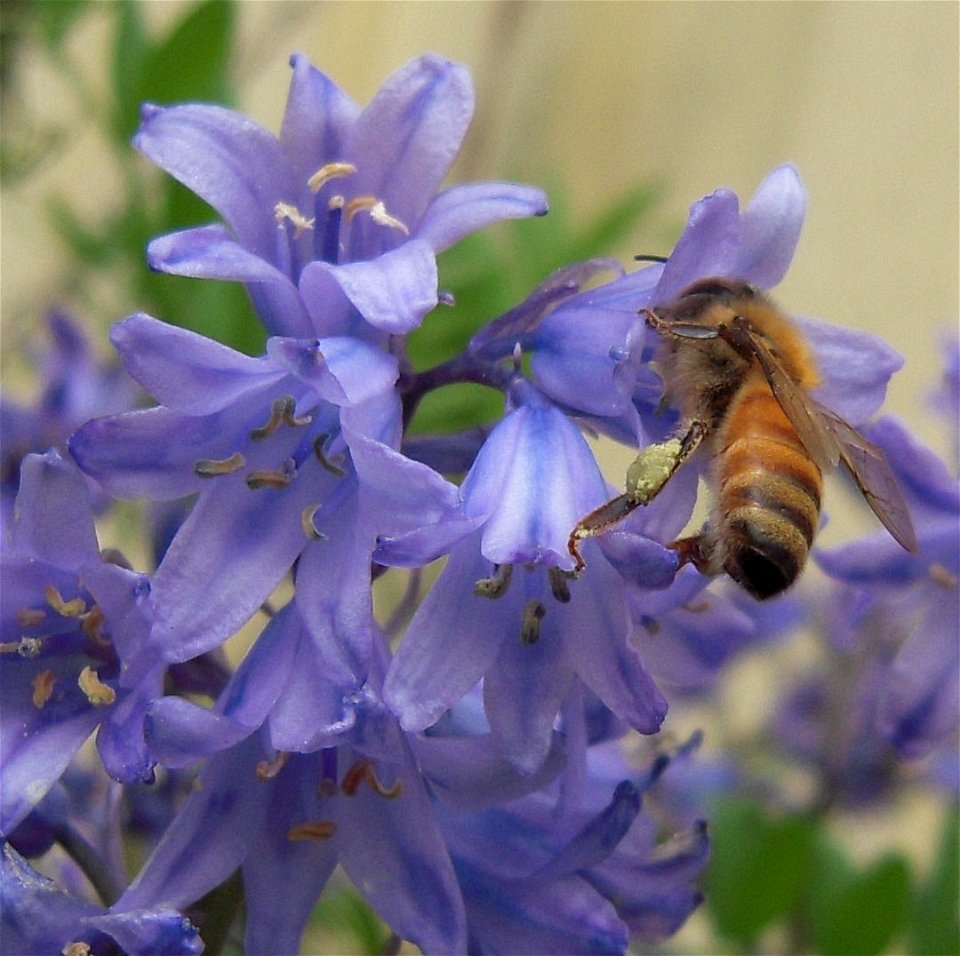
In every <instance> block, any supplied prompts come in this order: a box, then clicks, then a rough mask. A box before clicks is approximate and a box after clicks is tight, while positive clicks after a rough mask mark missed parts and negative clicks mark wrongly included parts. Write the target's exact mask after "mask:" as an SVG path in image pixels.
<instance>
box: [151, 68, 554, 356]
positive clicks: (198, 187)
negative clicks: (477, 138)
mask: <svg viewBox="0 0 960 956" xmlns="http://www.w3.org/2000/svg"><path fill="white" fill-rule="evenodd" d="M291 66H292V67H293V77H292V80H291V85H290V93H289V97H288V99H287V108H286V112H285V114H284V118H283V125H282V128H281V132H280V136H279V138H277V137H274V136H273V135H272V134H271V133H269V132H267V131H266V130H265V129H263V128H262V127H260V126H258V125H257V124H256V123H254V122H252V121H251V120H249V119H247V118H246V117H244V116H242V115H241V114H239V113H235V112H233V111H231V110H227V109H223V108H221V107H217V106H209V105H201V104H186V105H183V106H174V107H169V108H160V107H156V106H147V107H144V110H143V121H142V123H141V126H140V130H139V132H138V133H137V135H136V137H135V138H134V145H135V146H136V147H137V148H138V149H140V150H141V151H142V152H143V153H145V154H146V155H147V156H148V157H149V158H150V159H152V160H153V162H155V163H156V164H157V165H158V166H160V167H161V168H162V169H164V170H166V171H167V172H168V173H170V174H171V175H172V176H174V177H175V178H177V179H178V180H180V181H181V182H182V183H183V184H184V185H186V186H187V187H188V188H189V189H191V190H193V191H194V192H195V193H197V195H199V196H200V197H202V198H203V199H204V200H206V201H207V202H208V203H209V204H210V205H211V206H213V207H214V209H216V210H217V212H219V213H220V215H221V216H223V218H224V220H225V222H226V227H224V226H221V225H214V226H203V227H200V228H195V229H188V230H186V231H183V232H178V233H174V234H172V235H168V236H163V237H161V238H159V239H155V240H154V241H153V242H152V243H151V244H150V246H149V248H148V253H147V255H148V260H149V262H150V265H151V267H152V268H154V269H157V270H160V271H163V272H170V273H174V274H177V275H186V276H197V277H203V278H213V279H228V280H235V281H241V282H244V283H246V285H247V288H248V290H249V292H250V295H251V298H252V299H253V302H254V305H255V307H256V309H257V311H258V312H259V314H260V317H261V319H262V320H263V323H264V325H265V326H266V328H267V330H268V332H269V333H270V334H280V335H290V336H296V337H310V336H314V335H321V336H330V335H342V334H345V333H349V334H356V335H360V336H361V337H364V338H369V337H370V334H371V332H372V330H371V329H370V328H369V327H368V330H367V331H366V332H364V331H363V328H362V322H359V321H358V320H359V319H361V318H362V320H364V321H365V322H367V323H369V326H372V327H373V328H375V329H378V330H380V331H381V332H383V333H403V332H409V331H410V330H411V329H412V328H414V327H415V326H416V325H417V324H418V323H419V322H420V320H421V319H422V318H423V316H424V315H425V314H426V313H427V312H428V311H430V309H432V308H433V307H434V306H435V305H436V304H437V271H436V259H435V256H436V253H437V252H439V251H441V250H443V249H445V248H447V247H448V246H451V245H453V244H454V243H456V242H457V241H458V240H460V239H461V238H463V236H465V235H467V234H468V233H470V232H473V231H474V230H476V229H479V228H482V227H484V226H486V225H489V224H491V223H494V222H498V221H500V220H503V219H511V218H519V217H526V216H531V215H542V214H543V213H545V212H546V210H547V205H546V199H545V197H544V195H543V193H542V192H541V191H540V190H539V189H533V188H531V187H527V186H519V185H516V184H513V183H497V182H481V183H472V184H468V185H460V186H453V187H450V188H447V189H445V190H443V191H441V192H439V193H438V192H437V189H438V187H439V186H440V183H441V181H442V180H443V178H444V176H445V175H446V174H447V172H448V171H449V169H450V166H451V164H452V162H453V160H454V157H455V156H456V154H457V152H458V150H459V148H460V144H461V141H462V139H463V136H464V134H465V132H466V129H467V126H468V125H469V122H470V119H471V116H472V114H473V88H472V84H471V81H470V77H469V73H468V72H467V70H466V69H465V68H464V67H463V66H460V65H458V64H455V63H450V62H448V61H447V60H443V59H441V58H440V57H437V56H430V55H427V56H422V57H420V58H418V59H416V60H413V61H412V62H411V63H409V64H408V65H407V66H405V67H403V68H402V69H401V70H399V71H398V72H397V73H395V74H394V75H393V76H391V77H390V78H389V79H388V80H387V81H386V83H385V84H384V85H383V87H382V88H381V89H380V91H379V93H378V94H377V95H376V96H375V97H374V98H373V100H372V101H371V102H370V103H369V105H367V106H366V107H365V108H364V109H362V110H361V109H360V108H359V107H358V106H357V105H356V104H354V103H353V102H352V101H351V100H350V99H349V98H348V97H347V96H345V95H344V93H343V92H342V91H341V90H340V89H339V88H338V87H337V86H336V85H335V84H334V83H333V82H332V81H331V80H330V79H329V78H328V77H326V76H325V75H324V74H323V73H321V72H319V71H318V70H317V69H315V68H314V67H313V66H311V64H310V63H309V61H308V60H307V59H306V57H304V56H302V55H299V54H298V55H295V56H294V57H293V58H292V59H291Z"/></svg>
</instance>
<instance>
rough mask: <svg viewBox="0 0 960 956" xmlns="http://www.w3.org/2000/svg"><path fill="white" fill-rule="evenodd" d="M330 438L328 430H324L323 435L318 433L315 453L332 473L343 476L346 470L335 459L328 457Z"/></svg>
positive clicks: (315, 439) (314, 445) (324, 466)
mask: <svg viewBox="0 0 960 956" xmlns="http://www.w3.org/2000/svg"><path fill="white" fill-rule="evenodd" d="M329 440H330V435H329V433H327V432H324V433H323V434H322V435H317V437H316V438H314V440H313V454H314V455H315V456H316V459H317V461H319V462H320V464H321V466H322V467H323V468H324V470H326V471H329V472H330V474H331V475H336V476H337V477H338V478H342V477H343V476H344V475H345V474H346V472H345V471H344V470H343V469H342V468H341V467H340V466H339V465H338V464H337V463H336V462H335V461H333V460H332V459H331V458H328V457H327V442H328V441H329Z"/></svg>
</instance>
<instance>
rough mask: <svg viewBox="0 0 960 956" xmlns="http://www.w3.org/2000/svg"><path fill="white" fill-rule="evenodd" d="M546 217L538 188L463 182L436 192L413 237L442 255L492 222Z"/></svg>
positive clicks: (542, 199) (545, 204) (544, 206)
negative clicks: (445, 250) (465, 237)
mask: <svg viewBox="0 0 960 956" xmlns="http://www.w3.org/2000/svg"><path fill="white" fill-rule="evenodd" d="M546 214H547V197H546V194H545V193H544V192H543V190H541V189H536V188H535V187H533V186H522V185H520V184H518V183H498V182H481V183H467V184H464V185H461V186H452V187H451V188H449V189H445V190H444V191H443V192H441V193H438V194H437V196H436V198H435V199H434V200H433V202H431V203H430V205H429V206H428V207H427V211H426V213H425V214H424V216H423V219H421V220H420V224H419V225H418V226H417V228H416V230H415V231H414V236H415V237H416V238H417V239H422V240H424V241H425V242H427V243H428V244H429V245H430V248H431V249H433V251H434V252H442V251H443V250H444V249H449V248H450V246H452V245H454V244H455V243H457V242H459V241H460V240H461V239H462V238H463V237H464V236H467V235H469V234H470V233H471V232H476V231H477V230H478V229H482V228H483V227H484V226H489V225H491V224H492V223H496V222H501V221H503V220H504V219H525V218H527V217H528V216H545V215H546Z"/></svg>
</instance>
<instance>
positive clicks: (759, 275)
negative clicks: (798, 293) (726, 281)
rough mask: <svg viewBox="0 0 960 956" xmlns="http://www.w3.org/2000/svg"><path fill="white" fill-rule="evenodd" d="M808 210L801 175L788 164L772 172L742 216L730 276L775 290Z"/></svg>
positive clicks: (783, 273) (789, 259)
mask: <svg viewBox="0 0 960 956" xmlns="http://www.w3.org/2000/svg"><path fill="white" fill-rule="evenodd" d="M806 211H807V194H806V190H805V189H804V188H803V183H802V182H801V180H800V174H799V173H798V172H797V170H796V168H795V167H793V166H791V165H790V164H789V163H787V164H785V165H783V166H778V167H777V168H776V169H775V170H773V172H772V173H770V174H769V175H768V176H767V177H766V178H765V179H764V180H763V182H762V183H760V186H759V187H758V188H757V191H756V192H755V193H754V194H753V198H752V199H751V200H750V202H749V203H747V207H746V208H745V209H744V210H743V212H742V214H741V216H740V244H739V248H738V249H737V254H736V262H735V265H734V266H733V271H732V273H731V274H730V275H731V277H737V278H741V279H745V280H746V281H748V282H751V283H753V284H754V285H756V286H758V287H759V288H761V289H772V288H773V287H774V286H775V285H777V283H778V282H780V280H781V279H782V278H783V277H784V275H786V272H787V268H788V267H789V265H790V262H791V261H792V260H793V253H794V251H795V250H796V247H797V242H798V240H799V239H800V230H801V229H802V228H803V220H804V217H805V216H806Z"/></svg>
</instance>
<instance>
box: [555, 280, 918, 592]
mask: <svg viewBox="0 0 960 956" xmlns="http://www.w3.org/2000/svg"><path fill="white" fill-rule="evenodd" d="M644 315H645V318H646V322H647V325H648V326H649V327H650V328H652V329H653V330H655V331H656V332H657V333H659V334H660V335H661V336H662V341H661V343H660V345H659V348H658V354H657V360H658V364H659V368H660V370H661V372H662V374H663V378H664V382H665V384H666V398H668V399H670V400H671V401H673V402H675V403H676V405H677V406H678V408H679V411H680V414H681V421H682V426H681V429H680V430H679V431H678V433H677V435H676V436H675V437H673V438H670V439H669V440H667V441H665V442H661V443H658V444H654V445H650V446H648V447H647V448H645V449H643V450H642V451H641V452H640V454H639V455H638V456H637V459H636V460H635V461H634V462H633V464H632V465H631V466H630V469H629V470H628V472H627V481H626V490H625V493H624V494H622V495H620V496H618V497H616V498H614V499H612V500H611V501H608V502H607V503H606V504H604V505H601V506H600V507H599V508H597V509H596V510H595V511H592V512H591V513H590V514H588V515H586V516H585V517H584V518H582V519H581V520H580V521H579V522H578V524H577V525H576V527H575V528H574V529H573V532H572V533H571V535H570V541H569V545H568V547H569V551H570V554H571V555H572V556H573V557H574V559H575V560H576V562H577V567H576V572H575V573H578V572H580V571H582V570H583V568H584V567H585V563H584V561H583V558H582V557H581V555H580V551H579V547H578V545H579V542H580V541H581V540H582V539H583V538H585V537H589V536H591V535H595V534H600V533H602V532H603V531H605V530H606V529H608V528H609V527H610V526H611V525H613V524H615V523H616V522H618V521H620V520H621V519H623V518H624V517H626V516H627V515H628V514H630V512H631V511H633V510H634V509H635V508H637V507H639V506H640V505H645V504H648V503H649V502H650V501H652V500H653V499H654V498H655V497H656V495H657V494H659V492H660V491H661V489H662V488H663V487H664V485H666V483H667V482H668V481H669V479H670V477H671V476H672V475H673V474H674V472H675V471H676V470H677V468H679V467H680V465H682V464H683V462H684V461H686V460H687V459H688V458H689V457H690V456H691V455H692V454H693V452H694V451H696V450H697V448H699V447H700V446H701V445H704V446H705V448H706V450H707V453H708V455H709V457H710V461H711V479H712V484H713V487H714V490H715V504H714V510H713V515H712V517H711V519H710V521H709V522H708V523H707V525H706V526H705V527H704V528H703V530H701V532H700V533H699V534H696V535H693V536H691V537H686V538H681V539H679V540H677V541H674V542H673V543H672V544H671V547H672V548H675V549H676V550H677V551H678V552H679V554H680V558H681V561H682V562H683V563H687V562H691V563H693V564H694V565H695V566H696V567H697V568H698V570H700V571H701V572H703V573H705V574H720V573H722V572H726V573H727V574H729V575H730V577H731V578H733V580H734V581H736V582H737V584H739V585H740V586H741V587H743V588H744V589H745V590H746V591H748V592H749V593H750V594H751V595H753V597H755V598H757V599H759V600H763V599H766V598H770V597H773V596H775V595H777V594H780V593H781V592H782V591H784V590H786V588H788V587H790V585H791V584H793V582H794V581H795V580H796V579H797V577H798V576H799V575H800V572H801V571H802V570H803V567H804V565H805V564H806V561H807V557H808V555H809V553H810V548H811V546H812V544H813V539H814V536H815V534H816V531H817V526H818V524H819V521H820V500H821V495H822V492H823V473H824V472H827V471H830V470H831V469H833V468H835V467H836V466H837V465H838V464H841V463H842V464H843V465H844V466H845V467H846V469H847V470H848V471H849V472H850V474H851V475H852V477H853V480H854V482H855V483H856V485H857V487H858V488H859V490H860V492H861V494H862V495H863V496H864V498H865V499H866V501H867V503H868V504H869V505H870V507H871V508H872V509H873V511H874V513H875V514H876V516H877V517H878V518H879V519H880V521H881V522H882V523H883V524H884V526H885V527H886V528H887V530H888V531H889V532H890V534H891V535H893V537H894V538H895V539H896V540H897V541H898V542H899V544H900V545H902V546H903V547H904V548H905V549H906V550H907V551H911V552H915V551H916V550H917V540H916V536H915V534H914V531H913V526H912V524H911V521H910V514H909V511H908V509H907V505H906V503H905V502H904V500H903V496H902V494H901V492H900V489H899V487H898V485H897V480H896V478H895V477H894V475H893V472H892V471H891V469H890V465H889V464H888V462H887V459H886V456H885V455H884V453H883V451H882V450H881V449H880V448H878V447H877V446H876V445H874V444H873V443H872V442H870V441H868V440H867V439H866V438H865V437H864V436H863V435H861V434H860V433H859V432H858V431H857V430H856V429H855V428H854V427H853V426H852V425H850V424H849V423H848V422H846V421H844V420H843V419H842V418H840V417H839V416H838V415H836V414H834V413H833V412H831V411H830V410H829V409H827V408H825V407H824V406H822V405H821V404H819V403H818V402H817V401H816V400H815V399H814V398H813V397H812V396H811V395H810V394H809V391H810V389H812V388H813V387H814V386H816V385H817V384H818V383H819V378H818V374H817V370H816V364H815V362H814V360H813V357H812V355H811V351H810V347H809V346H808V344H807V342H806V341H805V339H804V337H803V336H802V335H801V333H800V332H799V331H798V329H797V328H796V327H795V326H794V324H793V323H792V322H791V321H790V319H789V318H787V316H786V315H784V314H783V313H782V312H781V311H780V310H779V309H778V308H777V306H776V305H774V304H773V302H772V301H771V300H770V299H769V298H767V297H766V296H765V295H763V294H762V293H761V292H759V291H758V290H757V289H755V288H754V287H753V286H751V285H748V284H747V283H746V282H741V281H737V280H730V279H719V278H711V279H702V280H700V281H698V282H695V283H694V284H693V285H691V286H690V287H688V288H687V289H685V290H684V291H683V292H681V293H680V295H679V296H678V297H677V298H676V299H675V300H674V301H673V302H671V303H670V304H669V305H667V306H664V307H662V308H658V309H654V310H649V309H648V310H644Z"/></svg>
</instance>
